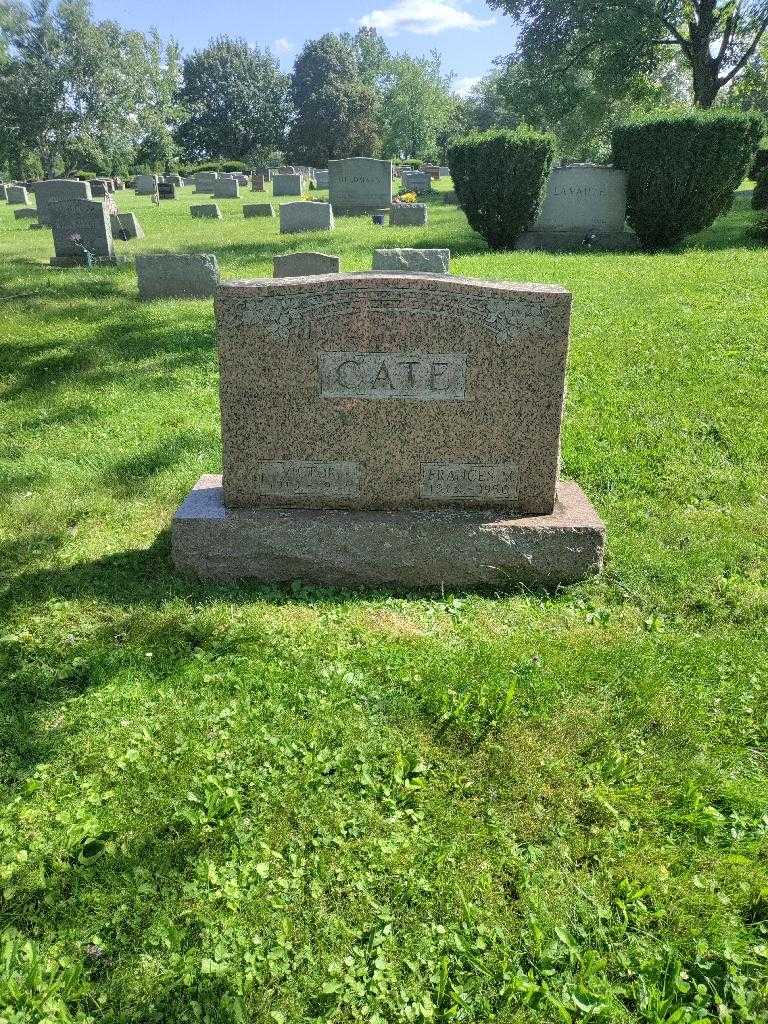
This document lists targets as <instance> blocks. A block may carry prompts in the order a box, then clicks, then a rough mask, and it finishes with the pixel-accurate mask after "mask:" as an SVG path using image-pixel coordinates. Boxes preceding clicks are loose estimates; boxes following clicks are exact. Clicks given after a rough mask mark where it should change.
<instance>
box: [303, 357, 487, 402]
mask: <svg viewBox="0 0 768 1024" xmlns="http://www.w3.org/2000/svg"><path fill="white" fill-rule="evenodd" d="M319 368H320V394H321V396H322V397H324V398H411V399H418V400H419V401H432V402H434V401H456V400H460V399H463V398H464V397H465V392H466V377H467V354H466V352H321V353H320V354H319Z"/></svg>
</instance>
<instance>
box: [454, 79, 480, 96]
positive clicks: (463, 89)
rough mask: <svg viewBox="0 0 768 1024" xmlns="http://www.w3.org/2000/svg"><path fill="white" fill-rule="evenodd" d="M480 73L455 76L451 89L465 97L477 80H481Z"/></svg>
mask: <svg viewBox="0 0 768 1024" xmlns="http://www.w3.org/2000/svg"><path fill="white" fill-rule="evenodd" d="M482 80H483V76H482V75H467V77H466V78H457V79H456V81H455V82H454V84H453V91H454V92H455V93H456V95H457V96H461V98H462V99H466V97H467V96H469V94H470V93H471V92H472V90H473V89H474V87H475V86H476V85H477V83H478V82H482Z"/></svg>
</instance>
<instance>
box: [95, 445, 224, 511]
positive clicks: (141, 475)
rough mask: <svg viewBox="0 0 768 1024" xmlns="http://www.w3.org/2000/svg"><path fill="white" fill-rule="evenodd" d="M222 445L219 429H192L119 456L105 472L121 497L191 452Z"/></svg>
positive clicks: (176, 463) (135, 490)
mask: <svg viewBox="0 0 768 1024" xmlns="http://www.w3.org/2000/svg"><path fill="white" fill-rule="evenodd" d="M218 445H219V431H218V430H214V429H211V430H209V431H204V430H192V431H190V430H188V431H186V432H185V433H184V434H178V435H176V436H175V437H169V438H167V439H165V440H164V441H163V442H162V443H161V444H158V445H156V446H155V447H154V448H151V449H148V450H144V451H141V452H138V453H137V454H135V455H130V456H127V457H125V458H122V459H118V460H117V461H115V462H113V463H112V465H111V466H110V467H109V469H108V470H106V472H105V473H104V474H103V480H104V483H105V484H106V485H107V487H109V489H110V490H111V491H112V493H113V494H115V495H117V496H118V497H121V498H129V497H133V496H135V494H136V492H137V491H139V490H141V489H142V487H144V486H145V485H146V484H147V483H148V481H150V480H151V479H152V478H153V477H155V476H158V475H159V474H160V473H164V472H165V471H166V470H169V469H172V468H173V467H174V466H176V465H178V463H179V462H182V461H183V460H184V458H185V456H187V455H188V454H189V453H190V452H192V451H200V450H206V451H207V450H209V449H211V448H217V447H218Z"/></svg>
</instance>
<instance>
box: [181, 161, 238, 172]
mask: <svg viewBox="0 0 768 1024" xmlns="http://www.w3.org/2000/svg"><path fill="white" fill-rule="evenodd" d="M250 169H251V168H250V166H249V165H248V164H244V163H243V162H242V160H206V161H205V162H204V163H201V164H191V165H190V166H188V167H185V168H184V170H185V171H186V174H187V175H191V174H196V173H197V172H198V171H243V172H244V173H245V174H248V173H249V171H250ZM179 173H182V172H181V170H180V171H179Z"/></svg>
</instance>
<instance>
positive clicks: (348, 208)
mask: <svg viewBox="0 0 768 1024" xmlns="http://www.w3.org/2000/svg"><path fill="white" fill-rule="evenodd" d="M328 192H329V199H330V203H331V206H332V207H333V212H334V213H335V214H337V215H339V214H370V213H380V212H382V211H386V210H388V209H389V207H390V205H391V203H392V161H391V160H374V159H373V158H371V157H367V156H355V157H347V158H346V159H344V160H329V161H328Z"/></svg>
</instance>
